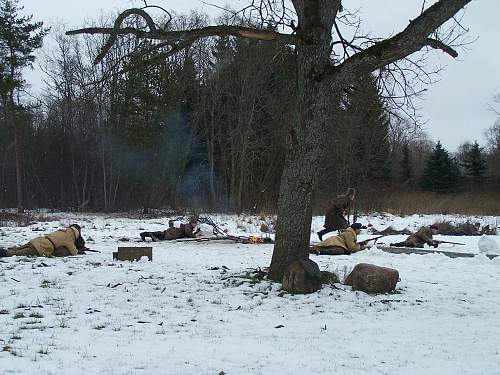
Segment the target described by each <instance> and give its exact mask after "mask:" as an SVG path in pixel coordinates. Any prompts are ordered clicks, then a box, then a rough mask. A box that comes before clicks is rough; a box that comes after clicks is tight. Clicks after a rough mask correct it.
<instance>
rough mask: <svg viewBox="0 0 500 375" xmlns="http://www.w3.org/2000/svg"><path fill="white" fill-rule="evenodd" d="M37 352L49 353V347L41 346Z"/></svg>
mask: <svg viewBox="0 0 500 375" xmlns="http://www.w3.org/2000/svg"><path fill="white" fill-rule="evenodd" d="M37 353H38V354H44V355H46V354H49V348H47V347H45V348H44V347H43V346H42V347H41V348H40V349H38V351H37Z"/></svg>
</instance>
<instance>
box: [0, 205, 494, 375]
mask: <svg viewBox="0 0 500 375" xmlns="http://www.w3.org/2000/svg"><path fill="white" fill-rule="evenodd" d="M51 215H53V216H54V218H58V220H55V221H49V222H39V223H35V224H33V225H30V226H29V227H17V226H7V227H1V228H0V247H7V246H11V245H15V244H22V243H25V242H27V241H28V240H29V239H30V238H32V237H34V236H37V235H40V234H42V233H44V231H45V232H49V231H52V230H53V229H56V228H58V227H60V226H63V225H68V224H70V223H72V222H78V223H80V224H81V225H82V232H83V235H84V237H85V238H87V239H89V237H90V239H89V240H88V241H87V245H88V246H89V247H91V248H93V249H95V250H100V251H102V253H90V254H88V255H85V256H77V257H71V258H63V259H55V258H36V259H35V258H21V257H13V258H3V259H0V348H2V349H3V350H2V351H0V374H35V373H36V374H37V375H42V374H97V373H99V374H220V373H222V372H223V373H225V374H326V373H340V374H377V373H380V374H500V339H499V337H500V312H499V310H500V259H499V258H500V257H499V258H495V259H493V260H489V259H488V258H487V257H485V256H484V255H482V254H479V255H478V256H476V257H474V258H455V259H451V258H447V257H445V256H443V255H403V254H401V255H399V254H388V253H384V252H382V251H380V250H378V249H377V248H376V247H372V248H371V249H369V250H366V251H363V252H360V253H357V254H354V255H352V256H336V257H328V256H314V255H312V256H311V257H312V259H313V260H315V261H316V262H317V263H318V264H319V266H320V269H321V270H329V271H334V272H337V273H338V274H339V275H340V277H341V279H342V278H343V277H344V276H346V274H347V273H348V272H349V271H350V270H351V269H352V268H353V267H354V266H355V265H356V264H357V263H361V262H368V263H373V264H377V265H380V266H386V267H392V268H396V269H397V270H398V271H399V273H400V277H401V281H400V282H399V283H398V286H397V290H396V293H394V294H387V295H367V294H365V293H363V292H355V291H351V290H350V287H347V286H344V285H342V284H336V285H332V286H324V287H323V289H322V290H321V291H320V292H318V293H315V294H311V295H303V296H301V295H290V294H287V293H284V292H283V291H281V290H280V285H278V284H274V283H271V282H268V281H266V280H264V281H260V282H259V281H258V280H255V279H252V278H251V277H250V276H251V275H248V274H246V273H247V272H250V271H251V270H253V269H256V268H259V267H261V268H262V267H267V266H268V265H269V263H270V259H271V255H272V245H242V244H234V243H227V242H225V243H224V242H202V243H196V242H187V243H179V242H161V243H160V242H156V243H153V244H152V246H153V262H147V261H141V262H118V261H113V260H112V254H111V253H112V252H113V251H116V247H117V246H120V245H124V244H125V243H123V242H119V239H120V238H123V237H128V238H130V239H131V242H128V243H126V244H128V245H139V243H135V242H133V241H135V239H136V238H138V233H139V232H140V231H142V230H160V229H164V228H165V227H166V225H167V222H168V218H161V219H150V220H137V219H127V218H120V217H117V216H105V215H80V214H51ZM212 217H213V218H214V219H215V221H216V222H218V223H219V224H221V226H222V227H223V228H225V229H228V231H229V233H230V234H242V235H249V234H258V235H260V234H261V233H260V230H259V229H260V225H261V224H262V222H267V223H268V224H269V222H270V220H261V219H259V218H257V217H250V216H247V217H242V216H240V217H237V216H229V215H213V216H212ZM467 219H469V220H471V221H472V222H475V221H479V222H481V223H483V224H490V225H497V223H498V222H500V220H499V219H500V218H498V217H497V218H495V217H478V218H462V217H458V216H442V215H436V216H409V217H405V218H397V217H394V216H391V215H383V214H381V215H372V216H369V217H361V218H360V220H359V221H361V222H362V223H364V224H369V223H370V224H372V225H373V226H374V227H375V228H377V229H379V230H380V229H384V228H385V227H387V226H389V225H392V226H393V227H394V228H396V229H402V228H404V227H408V228H409V229H410V230H414V229H417V228H418V227H419V226H420V225H428V224H431V223H433V222H435V221H442V220H449V221H454V222H463V221H465V220H467ZM322 221H323V218H321V217H316V218H314V220H313V224H312V229H311V230H312V232H313V233H315V232H316V231H318V230H319V229H321V228H322ZM33 229H39V230H41V231H33ZM208 230H209V228H207V227H203V231H204V232H206V233H207V234H208V233H209V231H208ZM369 237H372V235H370V234H364V235H362V236H360V239H365V238H369ZM404 238H405V236H389V237H387V238H384V239H383V241H382V242H386V243H389V242H394V241H399V240H402V239H404ZM491 238H492V239H493V240H494V241H496V243H497V244H500V236H491ZM438 239H444V240H450V241H453V240H454V241H457V242H464V243H466V244H467V246H462V247H459V246H455V247H451V245H448V246H446V245H442V246H440V249H443V250H450V251H466V252H475V253H477V252H479V250H478V241H479V239H480V237H446V236H438ZM311 240H312V241H315V242H316V241H317V237H316V235H315V234H312V236H311ZM462 248H463V249H462Z"/></svg>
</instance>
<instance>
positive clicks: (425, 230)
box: [390, 224, 439, 248]
mask: <svg viewBox="0 0 500 375" xmlns="http://www.w3.org/2000/svg"><path fill="white" fill-rule="evenodd" d="M436 234H439V228H438V226H437V225H435V224H432V225H431V226H429V227H421V228H420V229H419V230H418V232H417V233H415V234H412V235H411V236H409V237H408V238H407V239H406V240H404V241H403V242H397V243H391V244H390V246H395V247H418V248H422V247H424V245H425V244H427V245H429V246H433V247H438V245H439V242H438V241H434V240H433V239H432V236H433V235H436Z"/></svg>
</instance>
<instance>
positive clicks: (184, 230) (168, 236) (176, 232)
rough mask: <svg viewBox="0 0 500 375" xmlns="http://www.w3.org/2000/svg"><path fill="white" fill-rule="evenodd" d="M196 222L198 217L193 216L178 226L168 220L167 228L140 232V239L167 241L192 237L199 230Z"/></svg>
mask: <svg viewBox="0 0 500 375" xmlns="http://www.w3.org/2000/svg"><path fill="white" fill-rule="evenodd" d="M197 223H198V218H197V217H195V216H193V217H191V218H190V219H189V223H187V224H181V225H180V226H179V228H176V227H174V222H173V221H172V220H170V221H169V222H168V226H169V228H168V229H167V230H163V231H157V232H142V233H141V234H140V236H141V240H143V241H146V238H147V237H149V238H151V241H153V242H155V241H165V240H167V241H169V240H177V239H179V238H186V237H187V238H194V237H196V234H197V233H198V232H199V231H200V230H199V228H198V229H196V224H197Z"/></svg>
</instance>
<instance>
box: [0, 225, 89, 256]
mask: <svg viewBox="0 0 500 375" xmlns="http://www.w3.org/2000/svg"><path fill="white" fill-rule="evenodd" d="M85 249H86V248H85V241H84V239H83V237H82V236H81V228H80V226H79V225H78V224H71V225H70V226H69V227H67V228H64V229H59V230H57V231H55V232H52V233H49V234H47V235H45V236H42V237H37V238H34V239H32V240H31V241H30V242H28V243H27V244H25V245H22V246H18V247H12V248H9V249H6V250H5V249H0V258H1V257H11V256H15V255H17V256H34V257H37V256H45V257H49V256H56V257H63V256H69V255H77V254H85Z"/></svg>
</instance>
